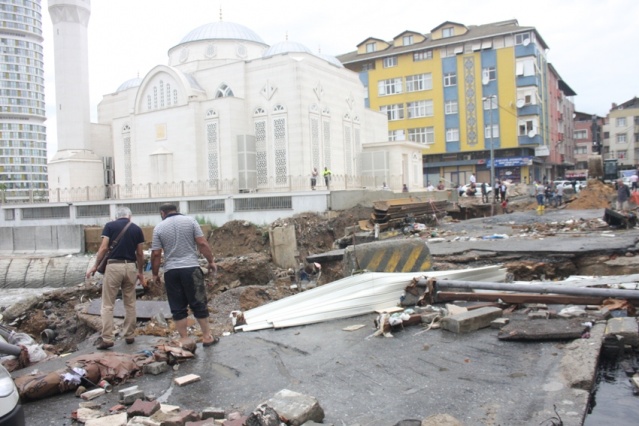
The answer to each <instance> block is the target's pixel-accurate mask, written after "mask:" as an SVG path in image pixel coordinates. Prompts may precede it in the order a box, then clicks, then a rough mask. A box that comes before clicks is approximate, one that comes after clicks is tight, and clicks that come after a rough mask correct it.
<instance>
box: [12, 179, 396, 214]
mask: <svg viewBox="0 0 639 426" xmlns="http://www.w3.org/2000/svg"><path fill="white" fill-rule="evenodd" d="M319 173H320V176H318V178H317V185H316V189H317V190H329V189H330V190H348V189H375V188H377V189H380V188H382V187H383V186H384V183H385V184H386V186H387V187H388V188H390V189H393V190H396V191H399V190H401V188H402V185H403V184H404V183H405V182H404V180H403V177H402V176H386V177H384V176H351V175H331V177H330V181H329V185H328V187H327V186H326V184H325V179H324V178H323V176H322V171H321V170H320V172H319ZM309 190H311V178H310V176H296V177H293V176H289V177H287V179H286V182H285V183H283V184H279V183H276V180H275V178H269V179H267V182H266V183H264V184H261V185H254V187H250V188H240V186H239V181H238V180H237V179H232V180H221V179H218V180H208V181H195V182H194V181H191V182H170V183H147V184H138V185H109V186H98V187H88V186H87V187H76V188H55V189H45V190H42V189H39V190H26V191H25V190H22V191H20V193H14V192H10V191H8V190H7V191H0V192H1V193H2V194H0V195H1V196H2V202H3V203H4V204H5V205H6V204H42V203H47V202H48V203H71V202H88V201H104V200H133V199H153V198H164V199H166V198H172V197H202V196H216V195H235V194H243V193H260V194H264V193H267V194H268V193H284V192H299V191H309ZM207 211H208V210H207Z"/></svg>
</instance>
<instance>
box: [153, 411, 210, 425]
mask: <svg viewBox="0 0 639 426" xmlns="http://www.w3.org/2000/svg"><path fill="white" fill-rule="evenodd" d="M151 419H152V420H155V421H156V422H160V423H161V424H162V426H185V424H186V422H194V421H198V420H200V415H199V414H198V413H196V412H195V411H193V410H179V411H173V412H170V413H164V412H162V411H158V412H156V413H155V414H153V415H152V416H151Z"/></svg>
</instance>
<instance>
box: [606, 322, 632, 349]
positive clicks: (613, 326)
mask: <svg viewBox="0 0 639 426" xmlns="http://www.w3.org/2000/svg"><path fill="white" fill-rule="evenodd" d="M611 335H614V336H621V337H622V339H623V344H625V345H630V346H632V347H635V348H636V347H638V346H639V327H638V326H637V319H636V318H634V317H623V318H611V319H609V320H608V322H607V323H606V331H605V332H604V337H608V336H611Z"/></svg>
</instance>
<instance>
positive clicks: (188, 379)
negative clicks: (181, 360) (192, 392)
mask: <svg viewBox="0 0 639 426" xmlns="http://www.w3.org/2000/svg"><path fill="white" fill-rule="evenodd" d="M198 381H200V376H198V375H197V374H187V375H186V376H182V377H176V378H175V379H173V382H175V384H176V385H178V386H184V385H188V384H190V383H194V382H198Z"/></svg>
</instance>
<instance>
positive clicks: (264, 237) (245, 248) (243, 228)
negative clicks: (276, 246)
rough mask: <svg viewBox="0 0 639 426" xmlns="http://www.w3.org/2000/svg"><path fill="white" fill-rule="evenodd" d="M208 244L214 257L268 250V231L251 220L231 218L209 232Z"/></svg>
mask: <svg viewBox="0 0 639 426" xmlns="http://www.w3.org/2000/svg"><path fill="white" fill-rule="evenodd" d="M209 245H210V246H211V249H213V256H215V257H216V258H220V257H231V256H242V255H245V254H252V253H263V252H268V251H269V246H268V232H265V230H264V229H262V228H260V227H258V226H256V225H254V224H252V223H251V222H247V221H245V220H232V221H230V222H226V223H225V224H224V225H223V226H221V227H219V228H215V229H214V230H213V231H212V232H211V236H210V237H209Z"/></svg>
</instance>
